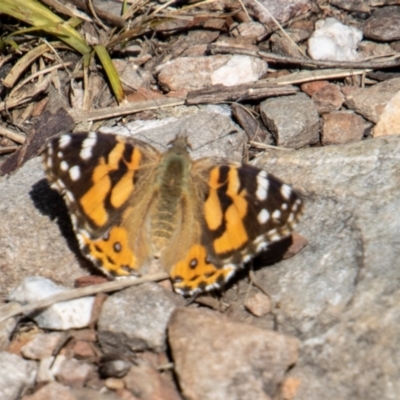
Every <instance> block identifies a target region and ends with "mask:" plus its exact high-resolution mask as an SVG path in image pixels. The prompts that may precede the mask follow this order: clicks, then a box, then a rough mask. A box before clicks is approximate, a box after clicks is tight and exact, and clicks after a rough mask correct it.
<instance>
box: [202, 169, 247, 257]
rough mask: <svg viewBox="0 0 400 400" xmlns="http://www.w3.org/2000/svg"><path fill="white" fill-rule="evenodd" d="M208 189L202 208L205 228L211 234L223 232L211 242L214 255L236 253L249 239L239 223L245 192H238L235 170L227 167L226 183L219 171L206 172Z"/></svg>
mask: <svg viewBox="0 0 400 400" xmlns="http://www.w3.org/2000/svg"><path fill="white" fill-rule="evenodd" d="M209 187H210V192H209V195H208V198H207V200H206V202H205V205H204V216H205V220H206V224H207V226H208V228H209V229H210V230H211V231H216V230H217V229H219V228H221V227H223V228H224V232H223V234H222V235H221V236H219V237H218V238H216V239H215V240H214V241H213V247H214V250H215V252H216V254H217V255H222V254H226V253H230V252H232V251H236V250H239V249H240V248H241V247H243V246H244V245H245V244H246V243H247V242H248V241H249V236H248V234H247V231H246V227H245V225H244V223H243V218H244V217H245V216H246V214H247V210H248V202H247V201H246V199H245V197H244V196H245V195H246V189H240V179H239V175H238V169H237V168H236V167H235V166H230V167H229V170H228V172H227V174H226V179H223V177H222V170H221V168H220V167H219V166H218V167H215V168H213V169H212V170H211V171H210V176H209ZM218 192H223V193H224V195H225V196H227V197H228V198H229V199H230V201H231V204H230V205H228V206H227V207H226V206H224V204H222V203H221V199H220V197H219V195H218ZM222 210H224V213H222Z"/></svg>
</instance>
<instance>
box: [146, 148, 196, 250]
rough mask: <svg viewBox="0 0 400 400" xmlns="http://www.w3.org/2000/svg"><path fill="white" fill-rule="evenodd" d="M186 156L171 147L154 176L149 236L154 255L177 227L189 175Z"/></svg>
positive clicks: (188, 164) (166, 243) (164, 245)
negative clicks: (152, 211) (155, 195)
mask: <svg viewBox="0 0 400 400" xmlns="http://www.w3.org/2000/svg"><path fill="white" fill-rule="evenodd" d="M190 163H191V160H190V158H189V154H188V153H187V152H186V151H183V150H182V149H179V150H177V151H175V148H172V149H171V150H170V151H168V152H167V153H165V155H164V157H163V159H162V161H161V163H160V165H159V168H158V173H157V197H158V200H157V205H156V207H155V211H154V214H153V216H152V221H151V236H152V242H153V247H154V248H155V249H154V250H155V252H156V253H159V252H161V251H162V250H164V248H165V247H166V246H168V245H169V244H170V240H171V238H172V237H173V236H174V233H175V230H176V229H177V227H178V228H179V227H180V222H179V219H180V210H181V207H180V206H181V204H182V199H183V198H185V196H186V192H187V185H188V180H189V174H190Z"/></svg>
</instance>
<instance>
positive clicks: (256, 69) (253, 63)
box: [211, 55, 268, 86]
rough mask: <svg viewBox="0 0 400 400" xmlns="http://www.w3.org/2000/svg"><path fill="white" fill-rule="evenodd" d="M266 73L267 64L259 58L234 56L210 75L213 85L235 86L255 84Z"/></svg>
mask: <svg viewBox="0 0 400 400" xmlns="http://www.w3.org/2000/svg"><path fill="white" fill-rule="evenodd" d="M267 71H268V64H267V63H266V62H265V61H262V60H260V59H259V58H255V57H250V56H244V55H235V56H232V58H231V59H230V60H229V61H228V62H227V63H226V64H224V65H223V66H222V67H220V68H218V69H217V70H215V71H214V72H213V73H212V74H211V82H212V84H213V85H218V84H221V85H225V86H235V85H240V84H243V83H249V82H255V81H257V80H258V79H259V78H260V77H261V76H262V75H264V74H265V73H266V72H267Z"/></svg>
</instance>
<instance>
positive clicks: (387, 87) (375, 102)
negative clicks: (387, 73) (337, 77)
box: [343, 78, 400, 123]
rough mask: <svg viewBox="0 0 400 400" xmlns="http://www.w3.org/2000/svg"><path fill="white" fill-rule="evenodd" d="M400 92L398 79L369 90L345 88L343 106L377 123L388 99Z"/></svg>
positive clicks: (381, 83)
mask: <svg viewBox="0 0 400 400" xmlns="http://www.w3.org/2000/svg"><path fill="white" fill-rule="evenodd" d="M399 90H400V78H394V79H389V80H387V81H384V82H380V83H377V84H376V85H373V86H372V87H369V88H353V87H350V88H346V89H343V92H344V95H345V99H346V100H345V105H346V106H347V107H348V108H350V109H352V110H354V111H356V112H357V113H359V114H361V115H362V116H363V117H364V118H366V119H368V120H370V121H372V122H375V123H376V122H378V121H379V118H380V116H381V114H382V112H383V110H384V108H385V106H386V104H387V103H388V102H389V101H390V99H391V98H392V97H393V96H394V95H395V94H396V92H398V91H399Z"/></svg>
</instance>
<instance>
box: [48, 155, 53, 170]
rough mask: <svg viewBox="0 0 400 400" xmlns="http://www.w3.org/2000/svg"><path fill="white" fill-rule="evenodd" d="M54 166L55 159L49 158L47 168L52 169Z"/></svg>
mask: <svg viewBox="0 0 400 400" xmlns="http://www.w3.org/2000/svg"><path fill="white" fill-rule="evenodd" d="M52 166H53V159H52V158H51V157H48V158H47V168H51V167H52Z"/></svg>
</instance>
